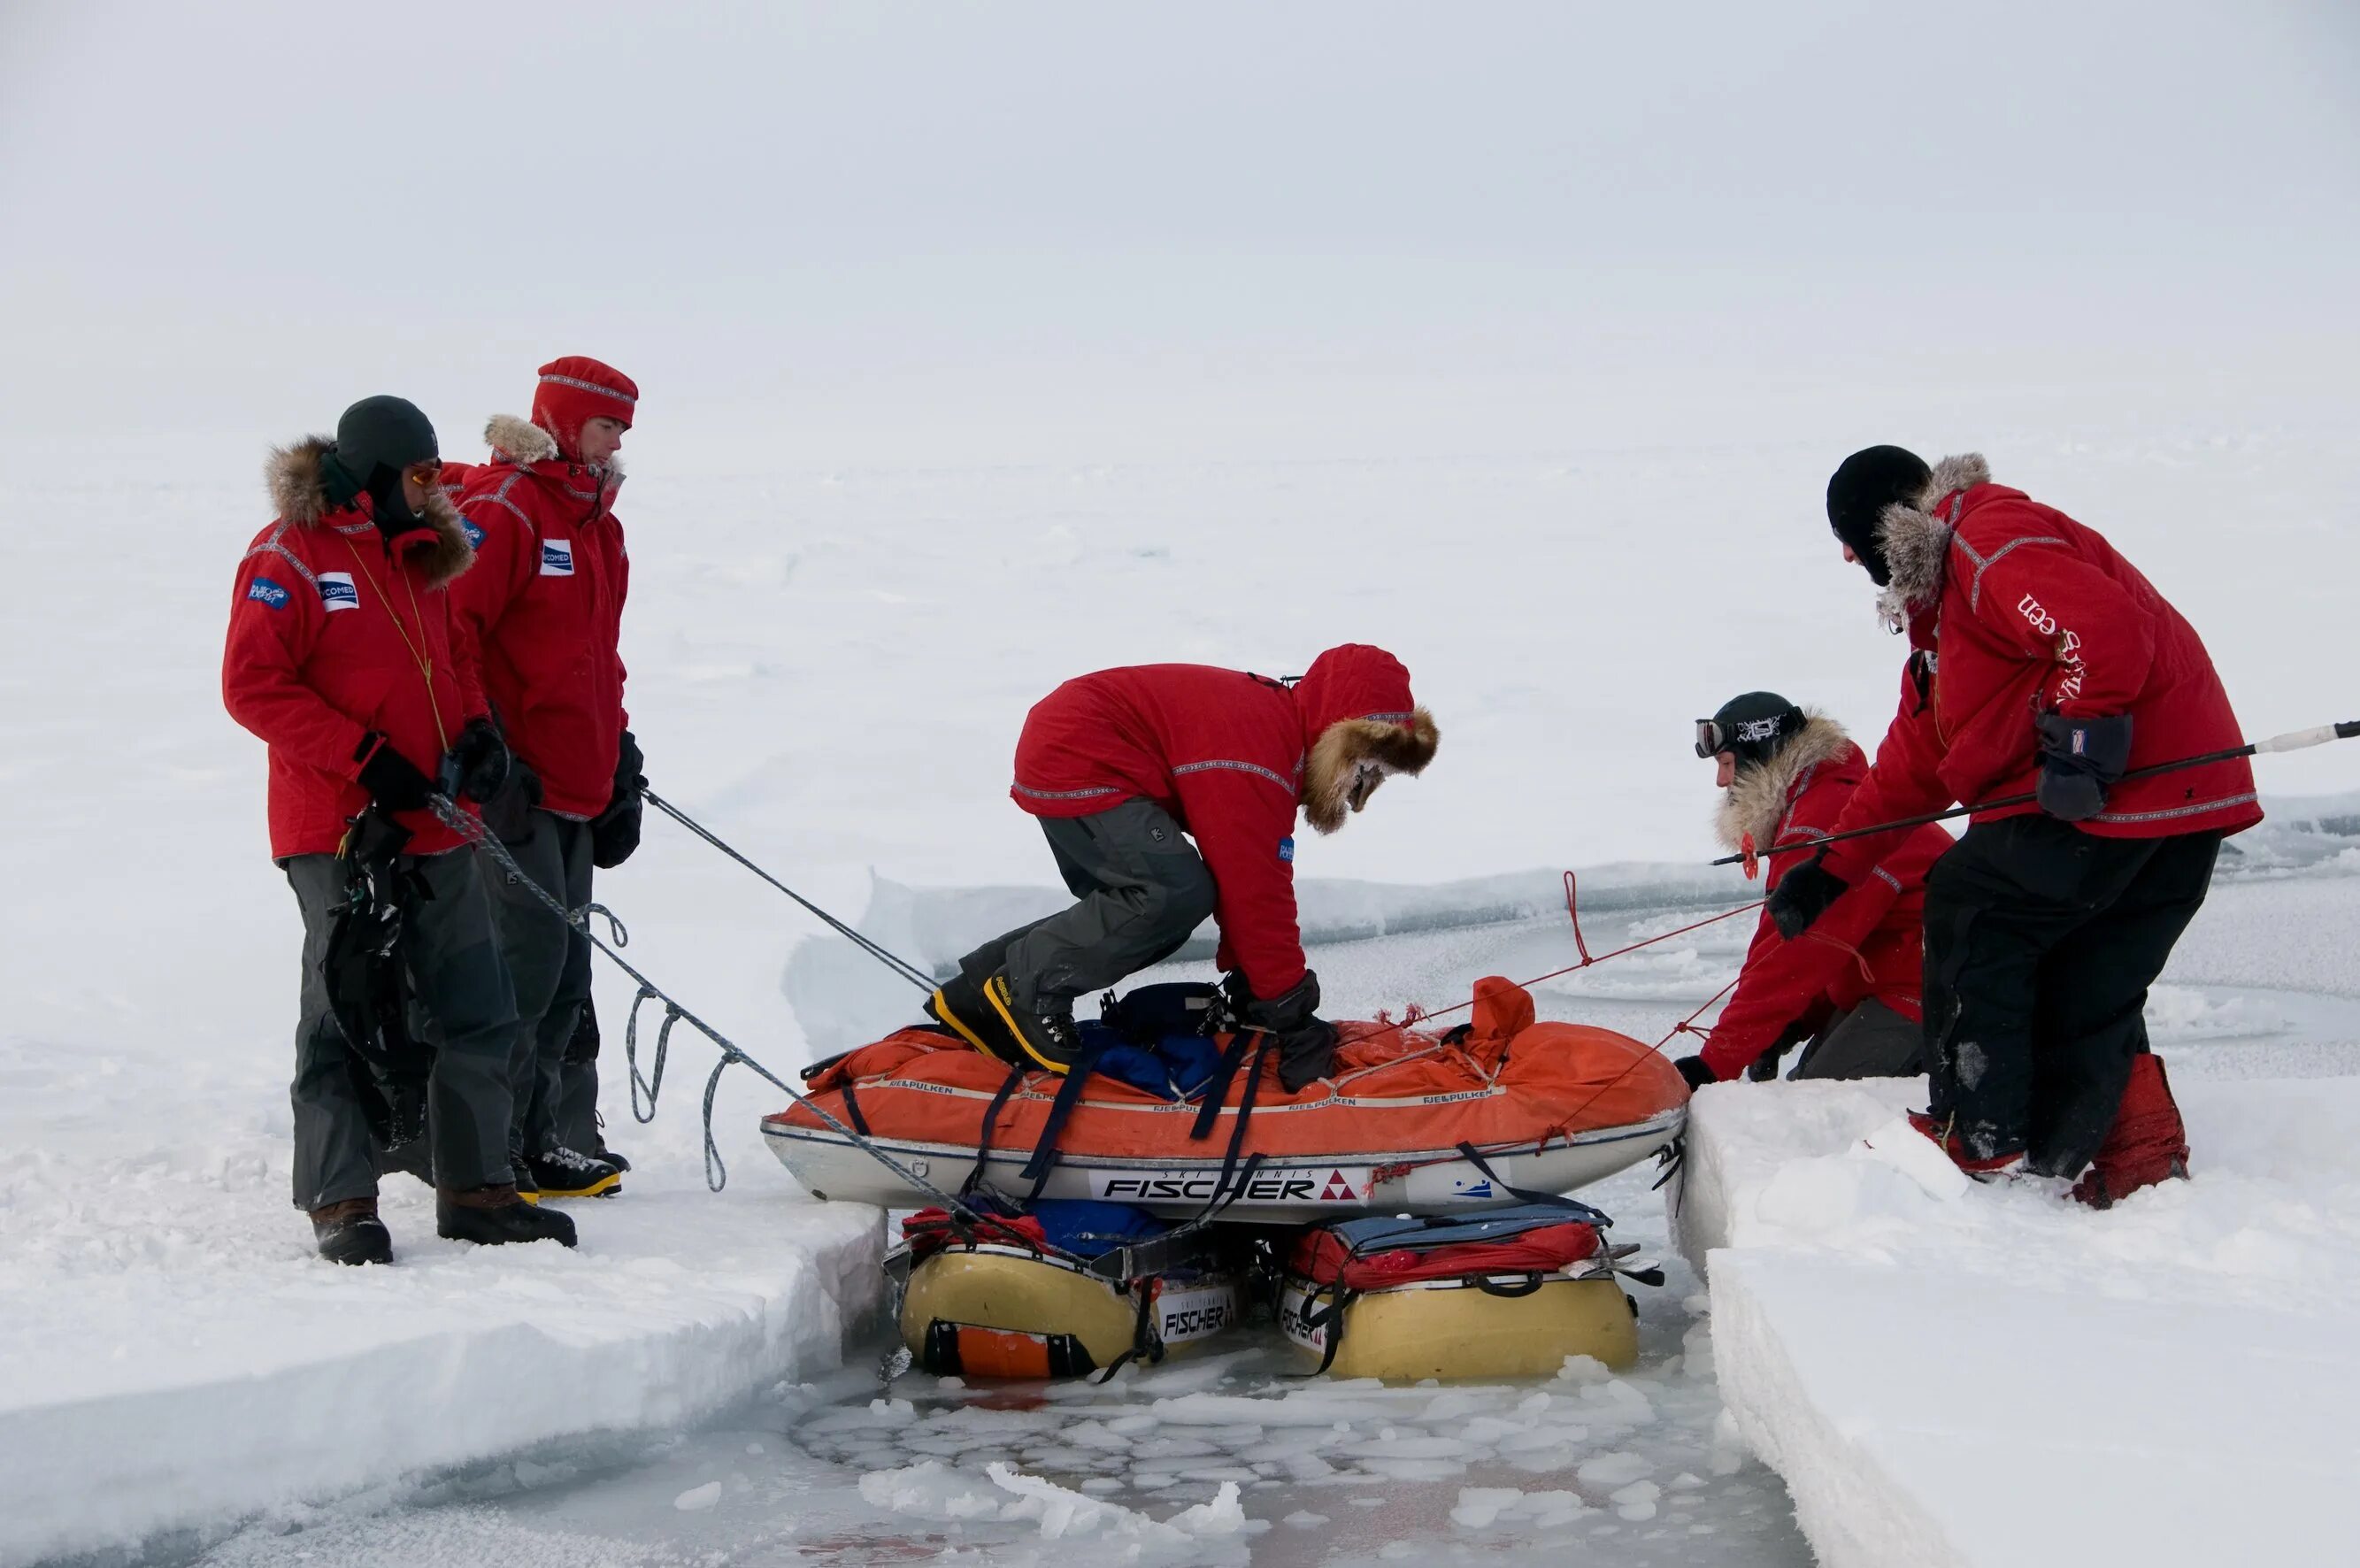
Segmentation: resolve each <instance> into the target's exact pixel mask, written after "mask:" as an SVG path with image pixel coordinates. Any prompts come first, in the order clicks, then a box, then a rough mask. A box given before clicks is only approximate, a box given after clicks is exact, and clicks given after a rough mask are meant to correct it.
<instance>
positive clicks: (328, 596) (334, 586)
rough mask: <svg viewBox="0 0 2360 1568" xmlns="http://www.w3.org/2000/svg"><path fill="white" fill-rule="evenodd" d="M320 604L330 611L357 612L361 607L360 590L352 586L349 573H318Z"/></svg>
mask: <svg viewBox="0 0 2360 1568" xmlns="http://www.w3.org/2000/svg"><path fill="white" fill-rule="evenodd" d="M320 603H321V604H323V605H325V606H327V607H328V608H329V609H331V610H357V609H359V608H360V607H361V594H360V590H359V589H357V588H355V587H354V586H353V574H352V573H351V572H322V573H320Z"/></svg>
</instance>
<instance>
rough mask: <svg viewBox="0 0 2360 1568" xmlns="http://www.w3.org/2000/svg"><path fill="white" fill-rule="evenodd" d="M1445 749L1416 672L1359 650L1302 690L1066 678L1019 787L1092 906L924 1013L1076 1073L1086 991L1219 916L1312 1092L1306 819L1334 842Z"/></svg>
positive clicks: (1138, 669) (1281, 685) (1257, 999)
mask: <svg viewBox="0 0 2360 1568" xmlns="http://www.w3.org/2000/svg"><path fill="white" fill-rule="evenodd" d="M1436 744H1437V733H1436V730H1435V726H1434V720H1433V717H1432V716H1431V715H1430V714H1428V713H1426V710H1425V709H1423V708H1421V707H1419V706H1417V704H1416V702H1415V700H1414V699H1413V698H1412V697H1411V695H1410V682H1409V671H1408V670H1406V669H1404V668H1403V666H1402V663H1401V661H1400V660H1399V659H1395V658H1393V655H1391V654H1389V653H1387V652H1385V651H1384V650H1383V649H1382V648H1370V647H1365V646H1362V645H1360V644H1347V645H1345V646H1343V647H1341V648H1329V649H1328V650H1327V652H1325V653H1323V654H1321V655H1320V656H1319V657H1318V658H1317V659H1314V660H1313V661H1312V664H1311V669H1310V670H1309V672H1308V673H1306V674H1305V675H1304V676H1303V677H1302V678H1301V679H1300V680H1298V681H1294V682H1292V683H1290V682H1287V681H1275V680H1272V679H1271V678H1270V677H1268V676H1262V675H1249V674H1244V673H1241V672H1240V671H1237V670H1218V669H1212V668H1209V667H1207V666H1204V665H1195V664H1150V665H1139V666H1134V667H1132V668H1129V669H1123V670H1100V671H1098V673H1097V674H1094V675H1085V676H1081V677H1079V678H1078V679H1076V680H1073V681H1066V682H1065V684H1064V685H1062V686H1060V687H1058V688H1057V689H1056V691H1053V692H1051V693H1050V694H1049V695H1048V696H1047V697H1046V698H1044V699H1043V701H1042V702H1039V703H1038V704H1036V705H1035V706H1034V707H1033V709H1032V713H1029V714H1028V715H1026V717H1025V721H1024V730H1023V734H1022V736H1021V737H1020V738H1019V740H1018V741H1017V744H1016V781H1015V784H1014V786H1013V787H1012V788H1011V790H1010V794H1011V796H1012V797H1013V798H1014V800H1015V801H1016V803H1017V804H1018V805H1019V806H1021V807H1022V808H1023V809H1024V810H1025V811H1029V812H1031V813H1032V815H1033V816H1035V817H1038V818H1039V819H1040V820H1041V828H1042V832H1043V833H1044V834H1045V835H1046V836H1047V838H1048V840H1049V849H1050V852H1051V853H1052V854H1053V855H1055V856H1056V859H1057V869H1058V872H1059V874H1060V875H1062V876H1063V877H1064V878H1065V886H1066V887H1067V888H1068V889H1069V890H1070V891H1071V892H1072V893H1073V894H1074V896H1075V897H1076V898H1078V899H1080V900H1081V901H1080V902H1079V903H1077V904H1076V905H1075V906H1074V907H1073V908H1072V909H1066V910H1064V911H1062V912H1060V913H1058V914H1054V915H1052V916H1050V917H1049V918H1048V919H1046V920H1037V921H1035V922H1033V923H1032V924H1031V925H1028V926H1024V927H1022V928H1020V929H1018V930H1016V931H1010V932H1009V933H1008V934H1006V935H1005V936H1002V937H1000V938H998V939H997V940H995V941H993V942H987V943H985V944H984V945H983V946H982V947H980V948H978V949H977V950H976V951H975V952H973V953H968V954H967V957H965V958H964V959H962V960H960V962H959V974H958V975H957V976H956V978H954V979H952V980H951V981H949V982H948V983H947V984H945V985H944V986H943V988H942V989H941V990H938V991H936V992H935V993H934V997H933V998H932V1000H930V1001H929V1002H928V1003H927V1005H926V1006H927V1011H928V1012H930V1013H931V1014H933V1015H934V1018H935V1019H936V1021H938V1022H940V1023H942V1024H944V1025H945V1026H946V1027H947V1028H949V1029H953V1030H955V1031H956V1032H957V1033H958V1034H959V1035H961V1036H962V1037H964V1038H965V1039H966V1040H967V1041H968V1042H969V1043H970V1044H972V1045H974V1046H975V1047H976V1048H977V1049H978V1050H979V1051H985V1052H987V1053H988V1054H990V1055H993V1056H998V1057H1000V1058H1002V1059H1003V1060H1005V1061H1008V1062H1011V1063H1016V1064H1021V1065H1029V1066H1034V1067H1042V1068H1046V1069H1047V1070H1048V1071H1050V1072H1052V1073H1063V1072H1065V1070H1066V1068H1067V1067H1069V1066H1070V1065H1071V1064H1072V1062H1073V1061H1074V1059H1075V1056H1076V1052H1077V1050H1078V1039H1077V1037H1076V1033H1075V1029H1074V1013H1073V1008H1074V998H1075V997H1076V996H1083V995H1086V994H1087V993H1090V992H1093V991H1098V990H1103V989H1105V988H1106V987H1108V986H1110V985H1114V984H1115V983H1116V982H1117V981H1119V980H1121V979H1122V978H1123V977H1124V976H1126V975H1132V974H1135V973H1137V972H1138V971H1140V970H1142V969H1145V968H1147V967H1149V966H1150V965H1152V964H1160V963H1162V962H1163V961H1164V960H1165V959H1167V958H1169V957H1171V956H1172V954H1173V953H1175V952H1177V951H1179V948H1180V946H1181V944H1182V943H1183V942H1186V941H1187V940H1188V937H1189V934H1190V933H1191V932H1193V931H1195V930H1196V927H1197V926H1198V925H1200V924H1201V923H1203V921H1204V920H1205V917H1206V916H1207V915H1210V916H1212V917H1213V918H1214V919H1215V920H1217V921H1218V924H1219V927H1220V932H1221V944H1220V951H1219V953H1218V956H1217V962H1218V964H1219V965H1220V967H1221V968H1223V969H1224V970H1229V971H1232V973H1231V974H1230V975H1229V981H1228V988H1229V993H1230V996H1231V997H1232V999H1233V1000H1234V1001H1235V1002H1236V1003H1237V1010H1238V1012H1239V1014H1240V1018H1241V1020H1242V1021H1243V1022H1244V1023H1245V1024H1246V1025H1247V1026H1248V1027H1250V1028H1255V1029H1262V1030H1264V1031H1266V1032H1267V1033H1268V1034H1269V1035H1270V1037H1271V1042H1272V1043H1273V1045H1274V1046H1276V1047H1277V1049H1278V1052H1279V1078H1280V1081H1281V1083H1283V1084H1284V1086H1285V1088H1286V1089H1287V1091H1288V1092H1289V1093H1293V1092H1295V1091H1296V1090H1298V1089H1300V1088H1302V1087H1303V1086H1304V1085H1305V1084H1306V1083H1311V1082H1312V1081H1314V1080H1315V1079H1317V1078H1320V1077H1322V1076H1324V1075H1325V1074H1326V1073H1327V1064H1328V1061H1329V1058H1330V1057H1331V1056H1332V1054H1333V1053H1334V1051H1335V1045H1336V1030H1335V1028H1334V1026H1332V1025H1330V1024H1328V1023H1327V1022H1326V1021H1325V1020H1324V1019H1322V1018H1319V1017H1318V1016H1317V1014H1318V1007H1319V979H1318V976H1317V975H1314V974H1313V973H1312V972H1311V971H1310V969H1309V968H1308V967H1307V966H1306V964H1305V963H1304V956H1303V942H1302V938H1301V935H1300V933H1299V931H1297V929H1296V924H1295V866H1294V860H1295V838H1294V833H1295V812H1296V811H1297V810H1298V808H1299V809H1300V810H1301V811H1302V812H1303V814H1304V815H1305V816H1306V818H1307V819H1308V820H1309V821H1310V823H1311V825H1312V826H1313V827H1314V828H1315V829H1317V831H1319V832H1320V833H1334V832H1335V831H1336V830H1337V829H1338V828H1340V827H1342V826H1343V825H1344V821H1345V819H1346V817H1348V816H1349V815H1350V814H1351V813H1352V812H1355V811H1360V809H1361V808H1362V807H1363V806H1365V805H1366V804H1367V803H1368V800H1369V796H1370V795H1371V793H1373V792H1374V791H1375V789H1376V788H1377V786H1378V785H1379V784H1381V783H1382V782H1383V780H1384V779H1386V778H1387V777H1388V776H1389V775H1392V774H1395V773H1408V774H1416V773H1419V772H1421V771H1423V770H1424V769H1425V768H1426V764H1427V763H1428V762H1430V761H1432V760H1433V759H1434V753H1435V746H1436ZM1184 834H1185V835H1188V836H1183V835H1184ZM1189 836H1193V837H1194V838H1195V840H1196V843H1195V844H1194V845H1193V846H1192V845H1191V844H1190V843H1189V841H1188V840H1189Z"/></svg>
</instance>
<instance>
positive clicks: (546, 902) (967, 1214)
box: [429, 793, 1072, 1257]
mask: <svg viewBox="0 0 2360 1568" xmlns="http://www.w3.org/2000/svg"><path fill="white" fill-rule="evenodd" d="M429 804H430V805H432V808H433V811H434V814H435V815H436V816H437V817H440V818H441V819H442V820H443V824H444V825H445V826H447V827H448V828H450V829H451V831H452V832H453V833H457V834H458V835H459V836H460V837H462V838H464V839H465V840H467V841H468V842H469V843H470V844H474V845H475V847H476V848H478V849H480V850H482V851H484V852H485V853H486V854H487V855H490V856H491V858H492V860H493V862H494V863H495V864H496V865H497V866H499V868H500V869H501V870H502V871H505V872H506V873H508V876H510V877H514V878H515V879H516V880H517V882H518V883H519V884H520V885H522V886H523V887H526V888H528V889H530V891H531V893H532V896H533V897H534V898H537V899H539V900H540V901H541V905H542V907H543V908H545V909H548V910H549V911H550V912H551V913H552V914H553V915H555V916H556V917H557V918H558V919H559V920H563V921H564V922H565V923H566V924H567V925H569V926H571V927H573V928H574V930H575V931H579V932H581V933H582V937H583V940H585V942H589V944H590V945H591V946H592V947H593V948H595V949H596V950H597V951H598V952H600V953H605V954H606V957H607V959H608V961H609V962H611V963H612V964H614V965H615V967H616V968H617V969H620V970H621V971H622V972H623V973H624V974H626V975H629V976H630V977H631V978H632V979H633V980H636V981H638V982H639V999H640V1000H644V999H646V998H648V997H653V998H655V999H656V1000H658V1001H660V1002H661V1003H662V1004H663V1005H664V1009H665V1017H664V1026H663V1031H662V1036H661V1037H660V1038H659V1040H658V1042H657V1047H656V1066H655V1072H654V1075H653V1078H652V1080H651V1081H649V1082H647V1083H645V1085H644V1086H645V1087H646V1089H647V1094H648V1112H647V1115H646V1116H639V1089H640V1087H641V1086H642V1081H641V1080H640V1078H639V1063H638V1062H636V1061H633V1062H631V1079H632V1097H631V1114H632V1115H633V1116H637V1117H639V1120H640V1121H642V1122H644V1121H648V1120H650V1119H652V1118H653V1116H655V1094H656V1091H657V1090H658V1089H659V1088H661V1085H662V1083H663V1053H664V1048H665V1045H666V1043H667V1042H668V1040H669V1037H670V1035H671V1033H672V1025H673V1024H674V1023H675V1022H684V1023H686V1024H687V1025H688V1026H689V1028H691V1029H694V1030H695V1031H696V1032H697V1033H699V1034H701V1035H703V1036H704V1037H705V1039H707V1040H711V1041H712V1042H713V1044H714V1045H715V1047H716V1048H717V1049H718V1050H719V1051H720V1052H721V1060H720V1061H719V1062H716V1063H715V1064H714V1068H713V1076H712V1077H710V1078H708V1079H707V1080H705V1186H706V1187H708V1188H710V1189H711V1190H712V1191H714V1192H719V1191H721V1189H722V1188H723V1187H725V1186H727V1184H728V1181H729V1170H728V1167H727V1165H725V1164H723V1163H722V1160H721V1149H720V1148H719V1146H718V1145H717V1144H716V1142H715V1141H714V1137H713V1096H714V1094H715V1092H716V1089H717V1088H718V1087H719V1085H720V1083H721V1074H722V1073H723V1072H724V1071H726V1070H727V1069H728V1068H729V1067H731V1066H733V1065H743V1066H746V1067H748V1068H751V1069H752V1070H753V1071H754V1072H755V1073H758V1074H759V1075H760V1076H761V1077H763V1078H764V1079H766V1080H768V1081H769V1082H770V1083H771V1084H772V1085H773V1086H775V1087H776V1088H778V1089H780V1090H781V1091H783V1092H784V1093H785V1094H786V1095H787V1097H788V1098H789V1099H791V1100H792V1101H794V1102H795V1103H796V1104H797V1105H801V1106H803V1108H804V1109H805V1110H807V1111H809V1112H811V1114H812V1115H814V1116H817V1117H818V1118H819V1119H820V1120H821V1121H822V1122H824V1123H825V1124H826V1126H827V1127H829V1128H830V1129H831V1130H832V1131H834V1132H836V1133H838V1134H840V1135H841V1136H842V1137H843V1138H845V1139H847V1141H848V1142H850V1143H851V1145H852V1146H853V1147H854V1148H855V1149H859V1150H860V1151H861V1152H862V1153H863V1154H866V1155H868V1156H869V1158H870V1159H871V1160H876V1161H877V1162H878V1163H879V1164H880V1165H882V1166H884V1167H885V1169H887V1170H888V1171H891V1172H893V1174H894V1175H896V1176H898V1177H900V1178H901V1180H902V1181H905V1182H907V1183H908V1184H909V1185H910V1186H911V1187H912V1188H913V1189H915V1190H916V1191H918V1192H923V1193H925V1194H926V1196H928V1197H930V1198H932V1199H934V1201H935V1202H936V1203H940V1204H941V1205H942V1206H943V1207H944V1208H945V1210H947V1211H948V1212H950V1213H951V1214H957V1215H960V1216H962V1217H964V1218H965V1219H966V1220H967V1221H968V1222H969V1223H971V1224H972V1223H978V1222H980V1221H982V1220H984V1219H985V1218H986V1217H987V1216H984V1215H981V1214H977V1213H976V1211H975V1210H973V1209H972V1208H969V1207H968V1206H967V1203H965V1202H963V1201H962V1200H961V1199H959V1198H958V1197H957V1196H956V1195H955V1194H953V1193H950V1192H944V1191H943V1190H942V1189H941V1188H939V1187H937V1186H935V1185H934V1183H933V1182H931V1181H927V1180H926V1179H925V1178H924V1177H923V1176H921V1175H919V1174H918V1173H917V1172H916V1171H912V1170H911V1169H910V1168H909V1167H908V1166H906V1165H904V1164H902V1163H901V1161H900V1160H896V1159H894V1158H893V1157H892V1156H891V1155H890V1154H888V1153H886V1152H885V1150H884V1149H880V1148H879V1147H878V1146H877V1144H876V1142H875V1141H874V1140H873V1139H871V1138H865V1137H863V1136H862V1135H861V1134H859V1133H858V1132H855V1131H854V1130H853V1129H852V1128H850V1127H847V1126H845V1125H844V1123H843V1122H841V1121H838V1120H837V1119H836V1117H835V1116H832V1115H830V1114H829V1113H828V1111H827V1109H826V1108H825V1106H823V1105H820V1104H819V1103H818V1102H817V1101H815V1100H814V1099H813V1098H812V1097H811V1096H810V1095H808V1094H804V1093H803V1091H802V1090H800V1089H798V1088H796V1087H795V1086H794V1085H793V1084H792V1083H788V1082H787V1081H786V1080H785V1079H783V1078H781V1077H780V1076H779V1075H778V1074H777V1073H773V1072H771V1071H770V1069H769V1068H767V1067H765V1066H763V1065H762V1064H761V1063H760V1062H757V1061H755V1060H754V1059H753V1058H752V1057H750V1056H748V1055H747V1054H746V1053H745V1052H744V1051H741V1050H739V1049H738V1048H737V1042H736V1041H734V1040H731V1039H730V1038H729V1037H728V1036H727V1035H726V1034H723V1033H722V1032H721V1031H720V1030H719V1029H715V1028H714V1027H713V1026H712V1025H711V1024H708V1023H706V1022H705V1020H704V1019H703V1018H698V1017H697V1016H696V1015H695V1014H694V1013H693V1012H691V1011H689V1010H688V1009H687V1008H686V1007H683V1006H681V1004H680V1003H679V1002H678V1001H676V1000H674V999H673V998H672V996H671V995H670V994H669V993H668V992H666V991H665V990H664V988H663V987H662V986H661V985H657V984H656V983H655V982H654V981H653V980H650V979H649V978H648V977H647V975H644V974H642V973H641V972H640V971H639V968H638V967H637V966H635V965H634V964H632V963H631V962H630V960H628V959H627V958H625V957H624V956H623V955H622V954H621V953H617V951H616V948H617V947H620V946H622V945H623V944H624V943H626V942H628V941H629V940H630V937H629V933H628V931H625V930H624V929H623V924H622V922H621V921H620V920H616V919H615V917H614V915H613V913H612V912H611V911H609V910H607V909H605V908H603V907H602V906H600V905H596V904H585V905H584V906H583V907H582V908H581V909H567V908H566V907H565V905H564V904H563V902H561V901H560V900H559V899H558V898H556V897H555V896H554V895H552V893H551V892H550V891H549V889H548V888H546V887H542V886H541V884H540V883H538V882H535V881H534V880H533V879H532V878H531V877H528V876H527V875H525V870H524V867H523V866H519V865H518V864H517V860H516V856H514V855H510V854H509V853H508V845H506V844H502V843H501V842H500V841H499V839H498V838H497V836H495V835H494V834H493V833H490V832H488V831H486V828H485V827H484V824H483V823H482V822H478V821H476V820H475V818H474V817H472V816H470V815H468V814H467V813H466V812H465V811H461V810H460V809H459V808H458V806H457V805H456V804H454V803H453V801H452V800H451V798H450V797H449V796H447V795H443V794H439V793H438V794H435V795H433V796H432V797H430V798H429ZM593 910H596V911H597V912H598V913H600V914H604V915H606V919H607V921H608V924H609V929H610V931H611V933H612V934H613V935H614V936H615V937H616V938H617V942H616V943H615V944H614V946H609V945H608V944H607V943H606V942H601V941H600V940H599V939H598V933H597V932H596V931H592V930H591V929H590V915H591V912H592V911H593ZM638 1011H639V1001H638V1000H635V1001H634V1002H633V1003H632V1016H633V1021H634V1023H636V1022H637V1018H638ZM625 1042H626V1043H625V1049H626V1050H627V1051H628V1050H629V1048H630V1042H629V1031H628V1030H627V1031H626V1036H625ZM1051 1250H1053V1251H1054V1250H1056V1249H1055V1248H1051ZM1062 1256H1065V1257H1071V1256H1072V1255H1071V1254H1062Z"/></svg>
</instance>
